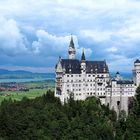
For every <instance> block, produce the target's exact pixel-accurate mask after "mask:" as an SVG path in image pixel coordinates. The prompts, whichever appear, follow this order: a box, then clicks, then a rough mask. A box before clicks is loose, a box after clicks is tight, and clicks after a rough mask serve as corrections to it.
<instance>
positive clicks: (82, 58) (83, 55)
mask: <svg viewBox="0 0 140 140" xmlns="http://www.w3.org/2000/svg"><path fill="white" fill-rule="evenodd" d="M85 60H86V57H85V53H84V49H83V52H82V56H81V61H85Z"/></svg>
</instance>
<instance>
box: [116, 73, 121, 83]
mask: <svg viewBox="0 0 140 140" xmlns="http://www.w3.org/2000/svg"><path fill="white" fill-rule="evenodd" d="M115 80H116V81H120V80H121V76H120V73H119V72H116V75H115Z"/></svg>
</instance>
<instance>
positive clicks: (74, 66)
mask: <svg viewBox="0 0 140 140" xmlns="http://www.w3.org/2000/svg"><path fill="white" fill-rule="evenodd" d="M85 63H86V73H108V71H109V70H108V66H107V64H106V62H105V61H85ZM61 64H62V67H63V69H65V72H66V73H67V74H69V73H71V74H80V73H81V61H79V60H77V59H62V60H61Z"/></svg>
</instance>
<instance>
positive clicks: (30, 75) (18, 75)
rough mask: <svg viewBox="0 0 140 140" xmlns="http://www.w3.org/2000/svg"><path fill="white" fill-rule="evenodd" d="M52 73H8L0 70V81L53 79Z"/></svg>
mask: <svg viewBox="0 0 140 140" xmlns="http://www.w3.org/2000/svg"><path fill="white" fill-rule="evenodd" d="M54 77H55V75H54V73H33V72H29V71H24V70H16V71H9V70H5V69H0V79H25V78H30V79H31V78H52V79H53V78H54Z"/></svg>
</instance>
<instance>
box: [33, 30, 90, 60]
mask: <svg viewBox="0 0 140 140" xmlns="http://www.w3.org/2000/svg"><path fill="white" fill-rule="evenodd" d="M36 35H37V38H38V40H37V41H34V42H33V44H32V48H33V52H34V53H37V54H39V53H40V54H43V55H45V56H52V55H53V56H58V55H62V56H63V57H67V55H68V46H69V42H70V38H71V36H69V35H67V36H56V35H52V34H49V33H48V32H47V31H44V30H38V31H37V33H36ZM73 40H74V44H75V48H76V51H77V54H78V55H81V53H82V50H83V47H80V46H79V45H78V39H77V36H75V35H73ZM85 53H86V55H87V57H90V55H91V53H92V50H91V49H90V48H85Z"/></svg>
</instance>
